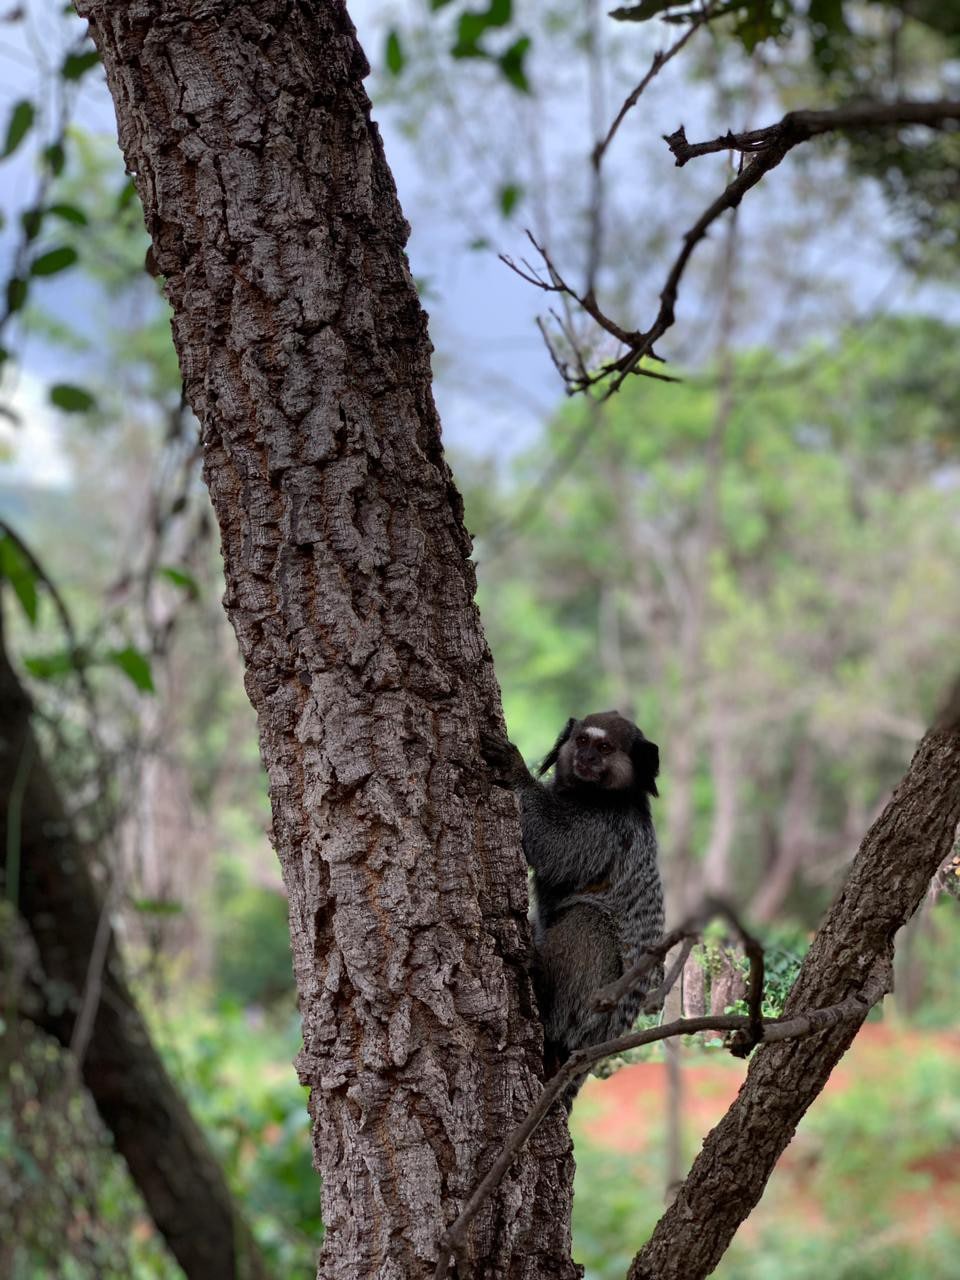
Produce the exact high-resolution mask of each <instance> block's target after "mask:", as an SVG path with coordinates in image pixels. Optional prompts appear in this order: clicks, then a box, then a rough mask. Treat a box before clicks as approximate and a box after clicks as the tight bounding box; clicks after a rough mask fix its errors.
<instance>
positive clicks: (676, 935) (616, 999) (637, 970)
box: [593, 911, 704, 1009]
mask: <svg viewBox="0 0 960 1280" xmlns="http://www.w3.org/2000/svg"><path fill="white" fill-rule="evenodd" d="M703 916H704V913H703V912H702V911H701V912H698V913H696V914H695V915H692V916H690V917H688V919H687V920H685V921H684V923H683V924H681V925H678V926H677V928H676V929H671V930H670V932H669V933H665V934H664V935H663V937H662V938H661V939H660V941H659V942H655V943H654V944H653V945H652V946H650V947H645V948H644V955H643V956H641V958H640V959H639V960H638V961H637V963H636V964H635V965H634V966H633V968H632V969H628V970H627V972H626V973H624V974H623V975H621V977H619V978H617V980H616V982H611V983H608V985H607V986H605V987H601V988H600V990H599V991H598V992H597V994H596V995H595V996H594V997H593V1007H594V1008H595V1009H615V1008H616V1007H617V1005H618V1004H619V1003H620V1001H621V1000H622V999H623V997H624V996H625V995H626V994H627V993H628V992H630V991H632V990H633V989H634V987H635V986H636V985H637V983H638V982H639V981H640V979H641V978H642V977H643V976H644V975H645V974H647V973H649V971H650V970H651V969H652V968H653V967H654V965H655V964H656V963H657V961H658V960H662V959H663V958H664V956H666V955H667V953H668V952H670V951H672V950H673V948H674V947H675V946H676V945H677V943H678V942H683V941H684V940H685V939H687V938H689V939H691V940H692V941H694V942H695V941H696V940H697V938H698V936H699V933H700V929H701V928H702V927H703ZM671 985H672V984H671ZM667 990H669V986H668V987H667Z"/></svg>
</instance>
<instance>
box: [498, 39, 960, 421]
mask: <svg viewBox="0 0 960 1280" xmlns="http://www.w3.org/2000/svg"><path fill="white" fill-rule="evenodd" d="M687 34H689V33H687ZM638 87H639V86H638ZM958 120H960V102H957V101H952V100H949V99H941V100H938V101H934V102H911V101H899V102H865V103H853V104H849V105H847V106H843V107H836V108H834V109H832V110H829V111H791V112H788V114H787V115H785V116H784V117H783V119H782V120H780V121H778V122H777V123H776V124H772V125H768V126H766V127H765V128H762V129H751V130H747V131H746V132H743V133H733V132H730V131H728V132H727V133H725V134H723V135H722V136H720V137H717V138H713V139H710V140H709V141H706V142H698V143H690V142H688V141H687V136H686V133H685V131H684V129H683V127H682V126H681V127H680V128H679V129H677V130H676V132H674V133H672V134H669V135H667V136H666V137H665V141H666V143H667V145H668V146H669V148H670V150H671V152H672V154H673V156H674V158H675V160H676V162H677V164H678V165H684V164H686V163H687V161H688V160H691V159H693V158H694V157H696V156H701V155H708V154H710V153H711V152H716V151H737V152H739V153H740V154H741V155H743V156H749V157H751V158H750V160H749V162H748V163H747V164H745V165H744V166H743V167H742V168H741V170H740V172H739V173H738V174H737V176H736V177H735V178H734V179H733V180H732V181H731V182H729V183H728V184H727V186H726V187H725V189H724V190H723V191H722V192H721V194H720V195H719V196H717V198H716V199H715V200H713V201H712V202H711V203H710V205H708V207H707V208H706V209H705V210H704V211H703V213H702V214H701V215H700V217H699V218H698V219H697V221H696V222H695V223H694V224H693V226H692V227H690V229H689V230H688V231H687V232H686V234H685V235H684V237H683V246H682V248H681V249H680V252H679V253H678V254H677V256H676V258H675V259H674V261H673V264H672V266H671V267H670V270H669V272H668V274H667V278H666V281H665V282H664V285H663V288H662V289H661V291H660V308H659V310H658V312H657V315H656V317H655V318H654V321H653V323H652V324H651V325H650V327H649V328H648V329H646V330H644V331H639V330H638V331H635V332H630V331H628V330H626V329H625V328H624V327H623V326H622V325H621V324H619V323H617V322H616V321H615V320H613V319H612V318H611V317H610V316H608V315H607V314H606V313H605V312H604V311H603V310H602V308H601V307H600V306H599V305H598V303H597V300H596V297H595V296H594V294H593V291H592V290H591V291H589V292H588V293H586V294H583V295H581V294H578V293H577V292H576V291H575V290H573V289H571V288H570V286H569V285H568V284H567V282H566V281H565V280H564V279H563V277H562V276H561V275H560V274H559V272H558V271H557V270H556V268H555V266H554V264H553V263H552V262H551V261H550V259H549V257H548V255H547V254H546V253H545V252H544V250H543V249H542V248H541V246H540V245H539V244H537V243H536V241H533V243H534V246H535V247H536V249H537V251H538V252H539V253H540V255H541V257H543V259H544V263H545V265H546V268H547V271H548V273H549V277H550V279H549V283H548V282H547V281H545V280H544V279H543V278H542V276H540V275H539V273H538V272H536V271H534V269H533V268H531V267H530V266H529V264H525V265H526V267H527V272H529V274H527V272H524V271H523V270H521V269H520V268H519V267H517V265H516V264H515V263H514V262H513V261H512V260H511V259H509V258H507V257H504V259H503V260H504V262H506V264H507V265H508V266H509V267H511V268H512V269H513V270H514V271H516V272H517V273H518V274H519V275H521V276H522V277H523V278H524V279H526V280H528V281H529V282H530V283H531V284H535V285H537V287H538V288H541V289H544V290H546V291H548V292H552V293H560V294H561V295H563V296H564V297H566V298H569V299H572V300H573V301H574V302H576V303H578V304H579V306H580V307H581V308H582V309H583V310H584V311H585V312H586V313H587V315H589V316H590V318H591V319H592V320H594V321H595V322H596V323H597V324H598V325H599V326H600V327H601V328H602V329H604V330H605V331H606V332H607V333H609V334H610V335H611V336H612V337H614V338H616V339H617V341H618V342H621V343H622V344H623V345H624V346H625V347H626V348H627V350H626V351H625V352H624V353H623V354H622V355H620V356H618V357H616V358H615V359H612V360H609V361H606V362H605V363H603V364H601V365H600V366H599V367H598V368H597V369H595V370H594V371H593V372H591V373H588V374H587V375H586V376H584V375H583V374H582V373H581V374H579V375H575V376H573V377H572V378H571V377H570V376H569V375H568V376H567V378H566V382H567V390H568V392H569V393H570V394H573V393H575V392H579V391H586V390H588V389H589V388H591V387H594V386H597V385H598V384H600V383H605V384H606V387H605V390H604V392H603V398H604V399H607V398H609V397H610V396H612V395H614V394H615V393H616V392H617V391H619V389H620V387H621V386H622V385H623V383H624V381H625V380H626V379H627V378H628V377H629V376H630V375H631V374H634V373H637V374H642V375H643V376H645V377H654V378H659V379H660V380H664V379H665V378H666V375H664V374H660V373H656V372H654V371H653V370H650V369H644V368H641V367H640V362H641V361H642V360H643V359H644V357H645V356H650V357H651V358H653V359H659V357H658V356H657V355H656V354H655V351H654V348H655V345H656V343H657V342H659V340H660V338H662V337H663V335H664V334H665V333H666V332H667V330H668V329H670V328H672V327H673V324H674V322H675V319H676V315H675V309H676V303H677V294H678V290H679V286H680V282H681V280H682V278H683V275H684V272H685V271H686V269H687V265H688V263H689V262H690V259H691V257H692V256H693V252H694V250H695V249H696V247H697V245H698V244H699V243H700V241H701V240H703V239H704V238H705V237H706V235H707V232H708V231H709V230H710V228H711V226H712V225H713V224H714V222H716V221H717V219H718V218H720V217H721V216H722V215H723V214H724V213H726V212H727V211H728V210H732V209H736V208H737V207H738V206H739V204H740V202H741V200H742V199H743V197H744V196H745V195H746V193H747V192H748V191H749V190H750V189H751V188H752V187H755V186H756V185H757V184H758V183H759V182H760V181H761V179H762V178H763V177H764V175H765V174H767V173H769V172H770V170H771V169H775V168H776V166H777V165H778V164H779V163H780V161H781V160H782V159H783V158H784V156H785V155H787V153H788V152H789V151H791V150H792V149H793V148H794V147H795V146H797V145H798V144H799V143H801V142H805V141H807V140H809V139H810V138H813V137H816V136H818V135H820V134H824V133H831V132H836V131H850V132H853V131H859V130H864V129H878V128H889V127H896V126H897V125H925V126H927V127H929V128H943V127H944V126H946V125H947V124H948V123H950V122H951V121H958ZM601 155H602V151H601ZM531 240H532V237H531Z"/></svg>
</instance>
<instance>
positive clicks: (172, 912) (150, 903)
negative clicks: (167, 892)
mask: <svg viewBox="0 0 960 1280" xmlns="http://www.w3.org/2000/svg"><path fill="white" fill-rule="evenodd" d="M130 905H131V906H132V907H133V909H134V911H140V912H142V913H143V914H144V915H148V916H179V915H181V914H182V913H183V903H182V902H175V901H174V900H173V899H171V898H134V899H133V901H132V902H131V904H130Z"/></svg>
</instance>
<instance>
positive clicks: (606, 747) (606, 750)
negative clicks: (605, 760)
mask: <svg viewBox="0 0 960 1280" xmlns="http://www.w3.org/2000/svg"><path fill="white" fill-rule="evenodd" d="M612 750H613V747H612V746H611V745H610V743H609V742H601V743H600V752H601V754H602V755H605V756H608V755H609V754H610V752H611V751H612Z"/></svg>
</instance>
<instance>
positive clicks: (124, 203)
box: [117, 178, 137, 213]
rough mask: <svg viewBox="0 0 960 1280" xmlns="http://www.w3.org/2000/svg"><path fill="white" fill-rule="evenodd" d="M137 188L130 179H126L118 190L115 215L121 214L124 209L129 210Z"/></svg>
mask: <svg viewBox="0 0 960 1280" xmlns="http://www.w3.org/2000/svg"><path fill="white" fill-rule="evenodd" d="M136 196H137V187H136V183H135V182H134V181H133V179H132V178H128V179H127V180H126V182H125V183H124V184H123V186H122V188H121V189H120V194H119V195H118V196H117V213H123V211H124V209H126V208H129V206H130V204H131V202H132V201H133V200H135V199H136Z"/></svg>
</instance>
